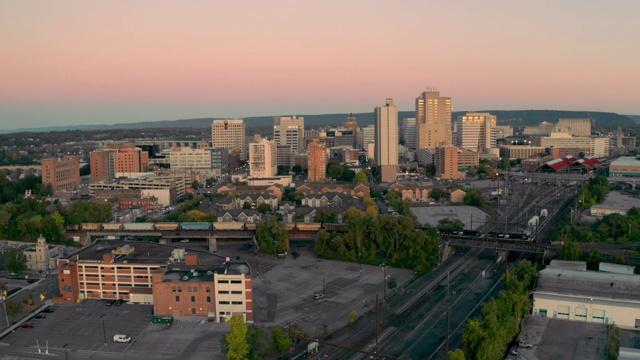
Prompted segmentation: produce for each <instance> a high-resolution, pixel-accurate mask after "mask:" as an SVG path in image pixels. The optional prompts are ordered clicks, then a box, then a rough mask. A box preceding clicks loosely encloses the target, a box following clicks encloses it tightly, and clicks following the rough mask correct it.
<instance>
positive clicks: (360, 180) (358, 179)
mask: <svg viewBox="0 0 640 360" xmlns="http://www.w3.org/2000/svg"><path fill="white" fill-rule="evenodd" d="M353 181H354V182H355V183H356V184H366V183H367V182H368V181H369V179H367V174H366V173H365V172H364V171H360V172H359V173H357V174H356V175H355V176H354V177H353Z"/></svg>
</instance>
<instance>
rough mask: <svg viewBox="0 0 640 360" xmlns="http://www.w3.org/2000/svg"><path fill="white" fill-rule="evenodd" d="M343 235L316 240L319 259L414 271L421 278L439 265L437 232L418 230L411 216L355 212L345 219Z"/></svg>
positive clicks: (323, 235)
mask: <svg viewBox="0 0 640 360" xmlns="http://www.w3.org/2000/svg"><path fill="white" fill-rule="evenodd" d="M343 223H344V226H345V229H344V231H343V232H331V233H330V232H327V231H325V230H320V232H319V233H318V237H317V240H316V247H315V249H316V254H317V255H318V256H319V257H323V258H328V259H337V260H346V261H353V262H360V263H364V264H372V265H379V264H382V263H384V262H386V263H387V264H388V265H389V266H394V267H401V268H407V269H413V270H415V272H416V273H417V274H418V275H421V274H423V273H424V272H426V271H428V270H430V269H431V268H433V267H434V266H435V265H436V264H437V263H438V241H437V234H436V233H435V231H432V230H430V231H419V230H415V227H416V225H417V222H416V220H415V219H414V218H413V217H411V216H401V217H395V216H384V215H377V216H372V215H369V214H367V213H362V212H360V211H358V210H355V209H349V210H347V212H346V213H345V215H344V218H343Z"/></svg>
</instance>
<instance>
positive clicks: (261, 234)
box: [256, 217, 289, 254]
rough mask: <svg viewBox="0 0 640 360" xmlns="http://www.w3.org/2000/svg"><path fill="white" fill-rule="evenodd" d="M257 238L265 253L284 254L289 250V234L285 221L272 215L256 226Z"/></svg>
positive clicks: (261, 249)
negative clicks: (282, 221)
mask: <svg viewBox="0 0 640 360" xmlns="http://www.w3.org/2000/svg"><path fill="white" fill-rule="evenodd" d="M256 240H257V241H258V246H259V247H260V251H262V252H263V253H265V254H284V253H286V252H288V251H289V234H288V231H287V228H286V227H285V226H284V224H283V223H281V222H279V221H277V220H276V219H275V218H273V217H271V218H269V219H267V220H264V221H261V222H259V223H258V225H257V227H256Z"/></svg>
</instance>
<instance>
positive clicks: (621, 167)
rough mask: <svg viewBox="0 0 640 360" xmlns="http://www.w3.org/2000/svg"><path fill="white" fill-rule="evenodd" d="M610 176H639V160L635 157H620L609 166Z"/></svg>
mask: <svg viewBox="0 0 640 360" xmlns="http://www.w3.org/2000/svg"><path fill="white" fill-rule="evenodd" d="M609 175H611V176H640V160H638V159H637V158H635V157H631V156H628V157H621V158H618V159H616V160H614V161H613V162H612V163H611V165H609Z"/></svg>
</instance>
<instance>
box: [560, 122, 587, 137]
mask: <svg viewBox="0 0 640 360" xmlns="http://www.w3.org/2000/svg"><path fill="white" fill-rule="evenodd" d="M557 125H558V126H560V127H565V128H569V129H570V130H569V134H571V135H573V136H591V119H559V120H558V124H557Z"/></svg>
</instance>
